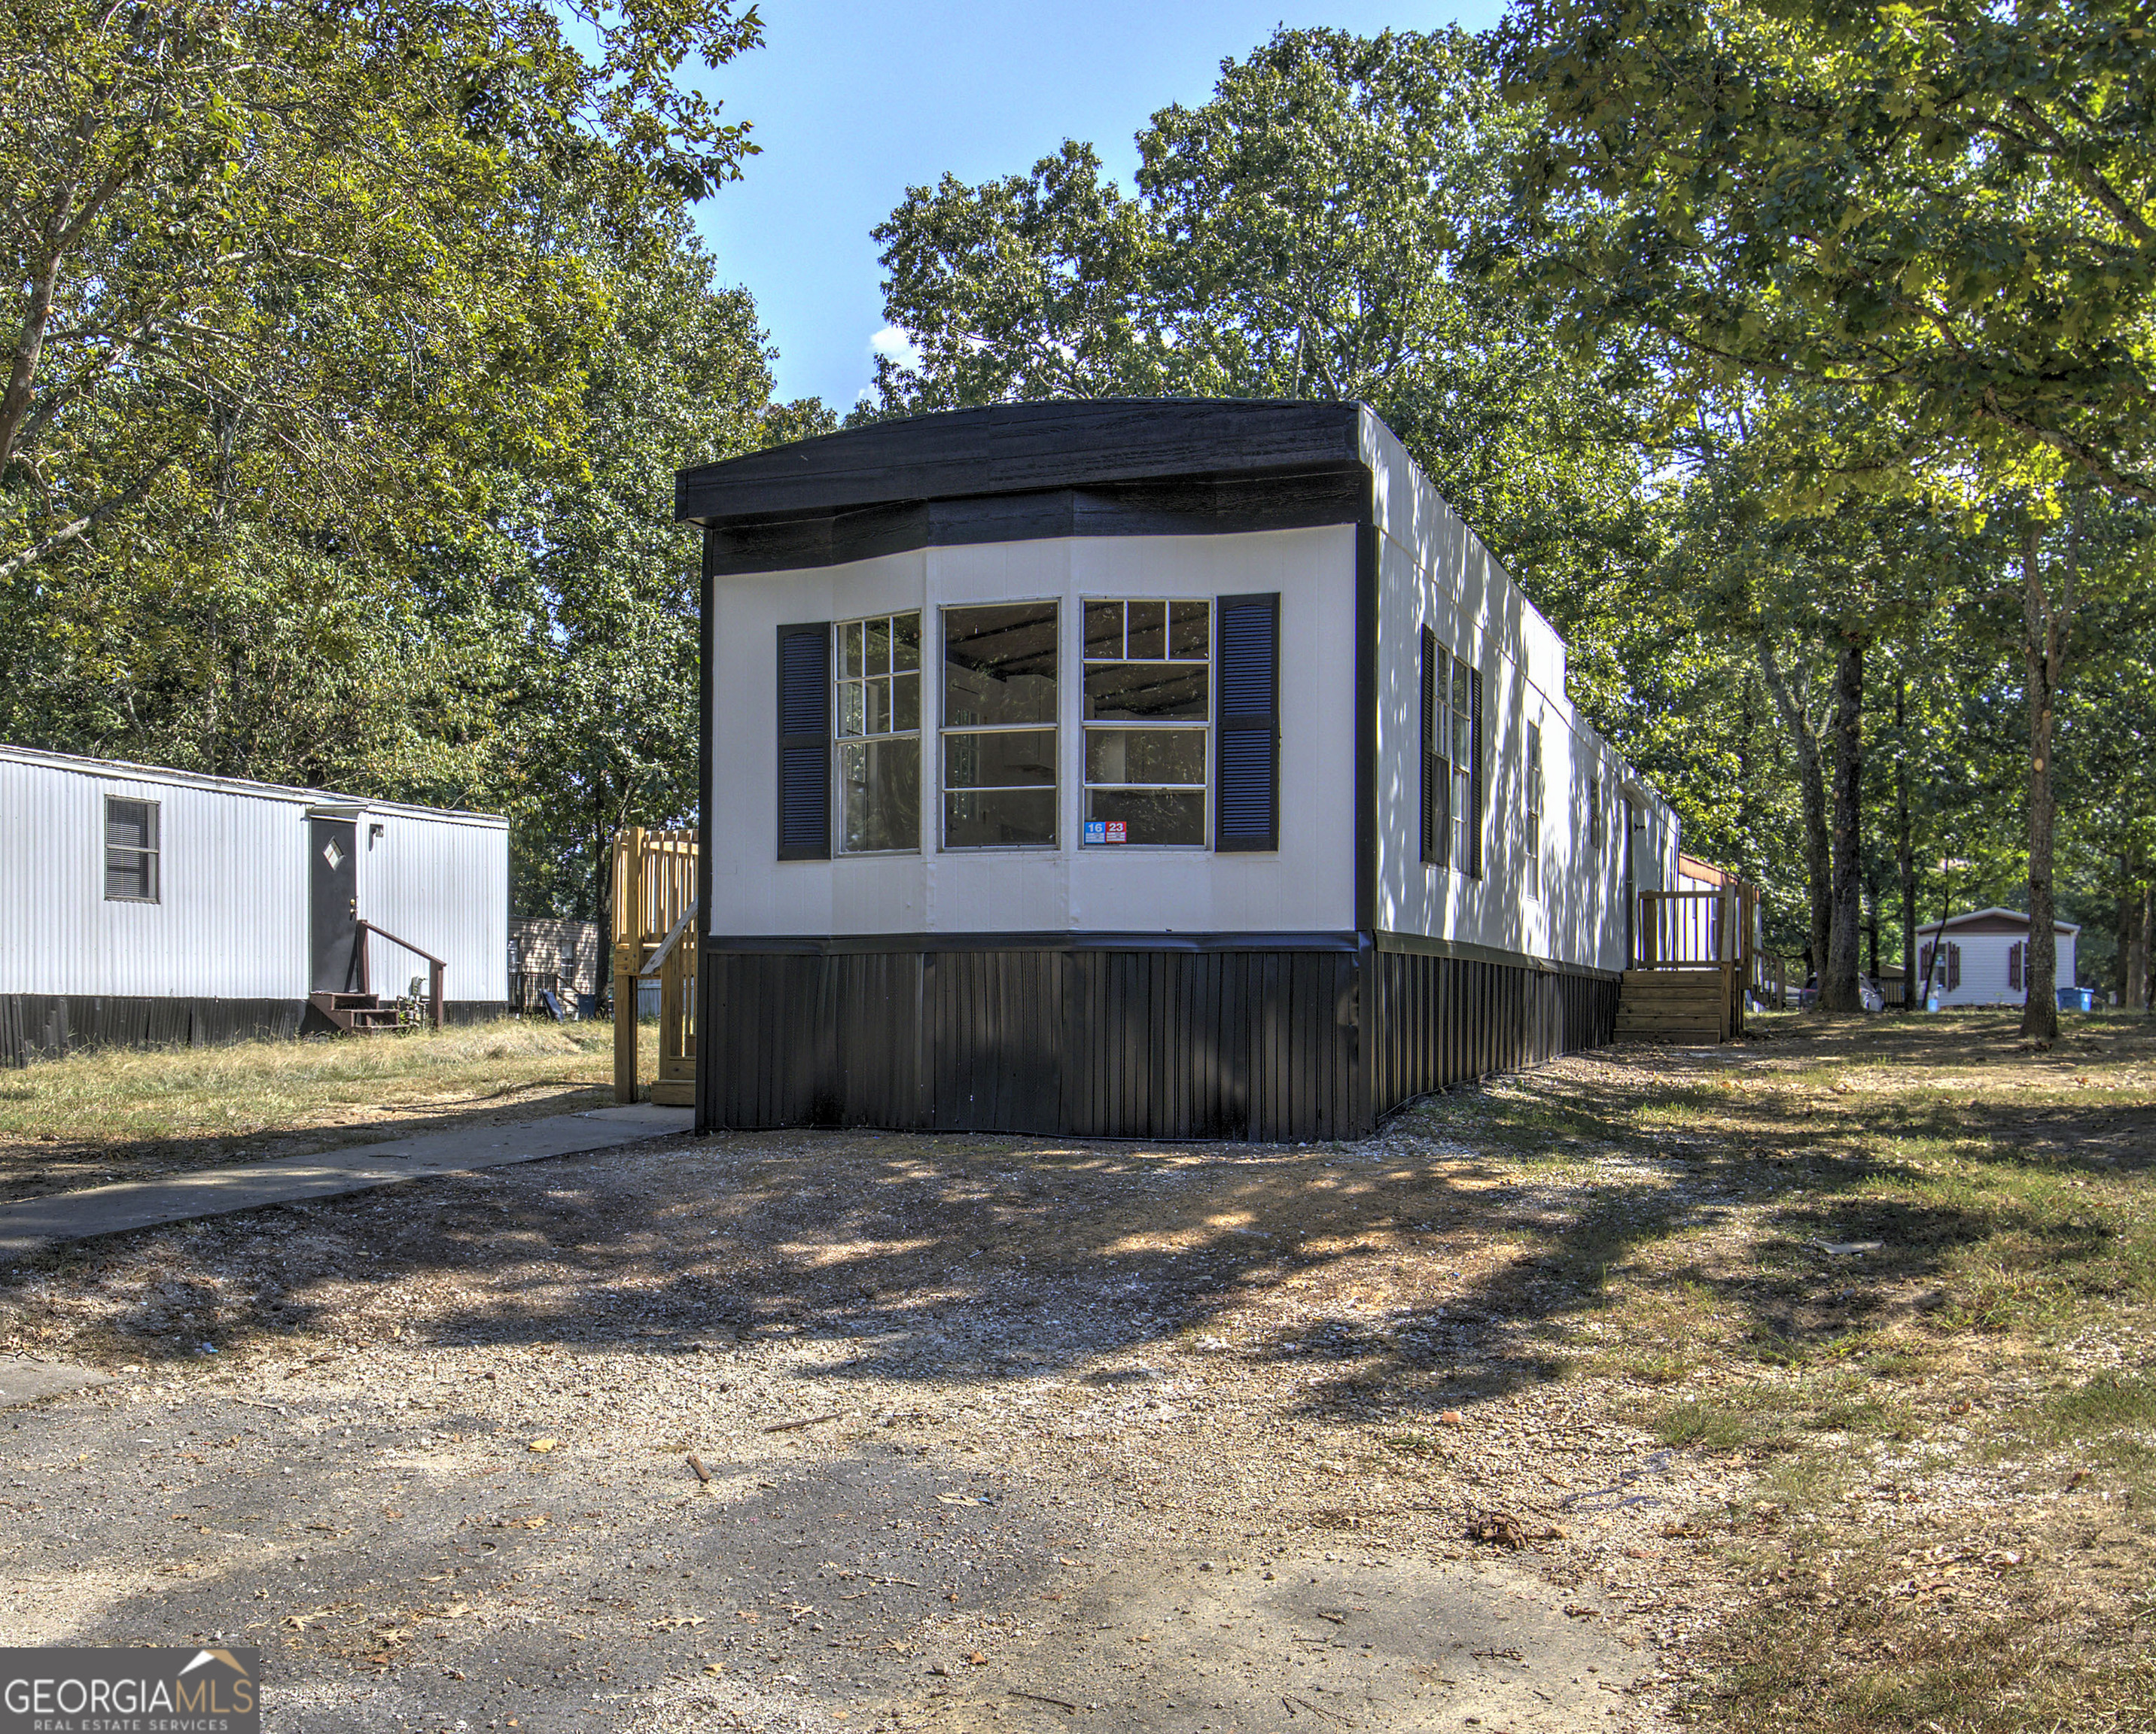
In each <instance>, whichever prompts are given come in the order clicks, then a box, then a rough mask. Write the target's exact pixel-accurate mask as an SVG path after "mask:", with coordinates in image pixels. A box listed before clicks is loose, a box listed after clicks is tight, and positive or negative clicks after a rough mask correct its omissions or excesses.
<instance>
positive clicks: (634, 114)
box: [0, 0, 758, 582]
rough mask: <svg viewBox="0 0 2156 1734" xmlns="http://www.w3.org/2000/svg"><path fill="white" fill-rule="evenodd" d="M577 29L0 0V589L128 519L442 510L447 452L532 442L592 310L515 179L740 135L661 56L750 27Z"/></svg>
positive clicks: (672, 61) (482, 14)
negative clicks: (268, 511) (219, 511)
mask: <svg viewBox="0 0 2156 1734" xmlns="http://www.w3.org/2000/svg"><path fill="white" fill-rule="evenodd" d="M586 22H587V23H588V25H589V26H590V27H591V28H592V29H593V32H594V33H595V34H596V38H597V44H598V54H597V55H596V57H594V58H587V57H586V56H585V55H584V54H582V53H580V52H579V51H578V50H577V49H575V48H574V47H572V45H571V44H570V43H569V41H568V39H567V36H566V35H565V33H564V31H563V28H562V23H563V21H562V18H561V16H560V15H559V14H557V13H556V12H554V11H552V10H551V9H549V8H546V7H544V6H542V5H538V4H533V3H528V0H493V3H481V4H479V5H455V6H451V5H447V4H432V3H429V0H404V3H393V4H390V5H387V6H380V7H365V8H362V7H359V6H357V5H354V4H350V3H343V4H332V5H329V6H314V5H306V4H301V3H299V0H178V3H172V4H163V3H150V0H59V3H57V4H48V3H45V0H10V3H8V4H5V5H4V6H0V87H4V88H5V89H6V90H8V93H9V95H8V99H7V102H6V106H5V110H4V128H5V130H4V131H0V163H4V165H5V167H6V171H7V172H6V173H5V175H4V176H0V184H5V185H6V186H7V187H8V188H9V193H8V197H7V198H6V199H5V200H4V201H0V247H4V249H6V253H5V258H6V268H7V269H8V274H9V275H10V277H11V278H12V279H13V281H14V283H15V284H17V285H19V287H18V290H17V292H16V294H15V295H14V296H13V301H14V305H13V309H12V316H9V317H8V318H7V319H6V326H7V327H10V328H11V329H7V331H6V335H7V337H8V339H9V340H10V341H9V343H8V347H9V349H10V351H11V354H10V357H9V362H8V376H7V380H6V384H5V387H4V388H0V582H4V581H6V580H8V579H10V578H13V577H16V576H17V575H18V574H20V573H21V572H23V571H25V570H26V569H27V568H28V567H33V566H35V565H37V564H39V563H41V562H46V561H49V559H50V558H51V557H53V556H54V555H55V554H57V553H59V552H61V551H64V550H66V549H68V548H69V547H71V546H74V545H75V544H76V543H77V542H79V541H80V540H81V539H83V538H84V537H86V536H90V535H92V534H93V533H95V532H96V531H100V529H105V528H108V527H110V526H113V524H114V523H115V521H116V520H118V519H120V518H121V517H123V516H133V517H135V518H136V519H137V520H140V519H141V516H142V513H143V511H144V510H145V509H146V508H159V509H162V510H163V511H164V512H166V513H167V514H170V515H172V516H190V515H193V514H196V513H198V512H200V511H202V510H204V509H205V507H206V506H209V505H223V507H224V508H225V509H227V510H233V509H235V508H236V507H237V505H238V503H239V501H241V500H246V501H248V502H249V504H250V505H254V502H262V503H263V505H261V506H258V507H255V509H257V510H261V509H264V508H275V507H279V506H284V507H289V508H290V509H291V510H295V511H300V512H302V513H304V515H305V516H307V517H309V518H310V519H311V521H315V522H316V523H321V522H322V521H324V520H328V521H331V522H335V521H337V520H338V519H340V518H359V519H362V520H370V521H371V520H373V519H376V518H378V517H379V516H380V514H381V512H382V508H383V507H384V505H387V504H388V503H389V502H392V501H396V502H398V503H399V504H400V505H404V506H405V507H406V508H407V509H409V510H415V511H420V512H424V513H426V514H429V515H430V516H439V515H440V514H442V513H444V511H447V510H454V509H457V508H459V507H460V506H467V505H469V502H468V500H466V499H465V488H464V486H463V483H462V478H463V476H464V475H465V474H467V473H468V470H469V459H470V454H471V453H472V452H473V451H474V450H475V449H478V450H481V451H500V452H503V453H506V454H514V455H515V456H516V458H517V459H519V460H521V461H524V462H527V463H537V462H542V461H544V460H545V459H546V458H547V456H549V455H550V454H552V453H554V452H557V451H558V450H559V449H560V448H561V446H562V443H563V441H564V439H565V437H566V435H567V423H568V420H569V418H571V417H572V414H573V406H574V404H575V402H576V397H577V378H576V368H575V367H574V364H573V357H574V355H575V353H576V351H577V348H578V346H580V345H581V343H583V341H588V337H589V336H590V334H591V332H592V331H593V328H594V325H595V321H597V319H598V316H600V315H601V314H602V313H603V308H602V307H601V306H600V305H598V300H597V296H598V292H599V285H598V284H596V283H595V282H594V281H593V279H592V278H591V277H590V276H589V275H588V274H586V273H584V272H583V271H582V270H580V269H578V267H577V263H576V261H575V260H574V259H567V258H563V257H561V256H559V255H558V254H550V253H548V251H547V249H546V247H545V245H544V244H543V232H544V228H545V222H544V213H543V210H542V208H540V207H539V205H538V203H537V202H536V200H535V199H534V198H533V194H534V192H535V191H536V187H537V186H538V185H543V184H544V182H545V179H546V177H547V173H548V172H549V171H553V172H559V171H560V170H562V168H564V167H567V165H569V164H571V163H573V164H575V165H576V167H577V172H578V173H579V174H580V175H582V176H583V177H585V178H586V179H593V178H603V179H604V180H605V182H607V185H606V186H605V187H604V188H603V197H605V198H608V199H609V200H612V201H613V202H616V203H621V204H634V203H635V202H636V201H637V200H639V198H647V197H649V196H650V194H651V193H652V192H654V190H657V189H665V190H669V191H670V192H674V193H676V194H680V193H682V192H690V191H696V190H698V189H704V190H707V189H708V187H710V186H711V184H713V183H715V182H716V181H717V180H719V179H721V178H723V177H726V175H728V174H730V173H731V172H733V170H734V168H735V166H736V165H737V162H738V161H739V160H740V157H741V156H742V152H743V151H745V150H746V149H747V140H746V137H745V136H744V135H743V134H742V131H741V130H740V129H739V128H738V127H734V126H725V125H721V123H720V122H719V121H718V119H717V117H716V114H715V113H714V112H713V111H712V110H711V109H710V108H709V107H708V105H706V104H704V103H703V102H702V101H701V100H700V99H697V98H696V97H695V96H693V95H683V94H682V93H681V92H680V91H678V90H676V89H675V86H674V85H673V82H672V79H671V74H672V72H673V70H674V69H675V67H676V66H677V65H678V64H680V61H681V60H682V59H684V58H685V56H687V55H689V54H692V53H694V54H699V55H701V57H702V58H703V59H706V60H707V61H709V62H711V63H712V64H716V62H717V61H719V60H722V59H726V57H728V56H729V55H731V54H733V53H736V52H738V51H739V50H740V49H742V48H744V47H747V46H748V45H749V44H752V43H753V42H754V41H755V40H756V37H757V28H758V27H757V22H756V18H755V14H754V13H753V12H752V11H751V12H750V13H747V14H745V15H743V16H742V17H741V18H735V17H734V16H732V14H731V11H730V9H729V0H631V3H629V4H628V5H627V6H625V7H624V8H619V10H618V11H614V12H610V13H607V14H605V15H603V16H602V15H600V14H597V13H593V14H592V15H591V16H590V17H589V18H588V19H587V20H586ZM535 167H536V170H537V172H536V175H535V173H534V172H533V171H534V168H535ZM565 363H567V365H565ZM265 490H271V491H269V492H268V493H267V494H266V495H265ZM357 500H364V501H365V506H364V508H363V509H362V510H357V511H355V510H350V508H352V505H353V503H354V502H355V501H357ZM302 502H304V503H302ZM341 509H343V510H341ZM343 527H348V526H343Z"/></svg>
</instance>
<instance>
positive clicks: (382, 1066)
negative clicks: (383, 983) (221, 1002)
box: [0, 1018, 656, 1199]
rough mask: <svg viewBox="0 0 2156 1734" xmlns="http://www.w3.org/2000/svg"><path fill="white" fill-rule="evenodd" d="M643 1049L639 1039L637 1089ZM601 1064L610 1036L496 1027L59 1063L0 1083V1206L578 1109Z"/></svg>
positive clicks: (576, 1028) (607, 1077)
mask: <svg viewBox="0 0 2156 1734" xmlns="http://www.w3.org/2000/svg"><path fill="white" fill-rule="evenodd" d="M655 1042H656V1037H655V1034H654V1029H652V1028H647V1029H644V1032H643V1047H644V1067H645V1075H647V1076H648V1075H649V1069H650V1068H651V1067H652V1066H653V1065H655V1060H656V1049H655V1045H654V1044H655ZM612 1078H613V1024H611V1023H569V1024H561V1025H557V1024H554V1023H546V1022H542V1021H540V1020H537V1019H528V1018H505V1019H502V1020H500V1021H499V1022H496V1023H481V1024H474V1025H470V1026H467V1027H465V1028H462V1029H447V1030H444V1031H441V1032H440V1033H439V1034H437V1033H436V1032H434V1031H433V1030H429V1029H416V1030H406V1031H401V1032H399V1033H398V1034H393V1035H380V1036H368V1037H366V1038H352V1037H309V1038H306V1039H302V1040H298V1041H276V1042H239V1043H235V1044H232V1045H231V1046H228V1047H218V1048H166V1049H102V1050H97V1051H93V1052H89V1053H82V1054H70V1055H69V1056H68V1057H67V1058H66V1059H58V1060H52V1061H47V1062H41V1063H38V1064H35V1065H30V1066H28V1067H26V1068H24V1069H23V1070H19V1071H0V1199H7V1198H27V1197H32V1196H35V1195H36V1194H38V1193H46V1192H53V1191H60V1190H67V1189H70V1188H76V1187H81V1186H87V1185H95V1184H100V1183H106V1182H110V1181H113V1180H123V1179H132V1178H136V1177H141V1176H144V1175H147V1174H150V1173H155V1172H171V1171H172V1170H175V1169H180V1168H190V1167H205V1166H209V1165H212V1164H214V1163H218V1162H239V1161H245V1160H250V1159H254V1158H259V1157H284V1156H293V1155H300V1154H303V1153H305V1152H309V1151H314V1150H321V1149H325V1148H329V1147H334V1146H336V1145H337V1144H340V1143H349V1142H352V1141H359V1140H363V1139H369V1138H379V1137H382V1136H393V1135H395V1134H396V1133H397V1132H398V1131H404V1130H413V1131H417V1130H423V1129H426V1128H428V1127H430V1126H439V1125H442V1124H445V1123H447V1122H449V1121H451V1120H453V1119H454V1118H456V1117H459V1116H476V1117H481V1118H500V1117H503V1116H517V1117H522V1116H527V1115H531V1114H537V1113H553V1112H562V1111H567V1110H569V1109H571V1108H575V1107H583V1106H589V1105H590V1104H591V1103H592V1102H593V1101H594V1100H598V1099H599V1098H598V1096H597V1095H595V1094H594V1092H595V1091H598V1090H605V1091H607V1092H608V1094H607V1096H606V1099H607V1100H611V1099H612V1097H611V1080H612Z"/></svg>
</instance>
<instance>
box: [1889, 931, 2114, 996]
mask: <svg viewBox="0 0 2156 1734" xmlns="http://www.w3.org/2000/svg"><path fill="white" fill-rule="evenodd" d="M1996 919H1997V918H1996V917H1995V916H1992V917H1989V920H1987V918H1986V917H1985V916H1979V917H1978V921H1979V922H1984V926H1975V929H1974V931H1970V929H1969V927H1957V926H1953V925H1952V924H1951V923H1949V924H1948V927H1947V943H1948V944H1949V945H1953V946H1958V947H1960V948H1961V979H1960V982H1958V985H1956V986H1955V987H1953V988H1947V987H1945V986H1944V983H1945V981H1946V963H1945V962H1944V960H1941V961H1940V962H1938V964H1937V965H1936V966H1935V967H1934V970H1933V977H1932V982H1931V986H1932V988H1933V992H1935V993H1938V998H1939V1003H1940V1004H1941V1005H1943V1006H1976V1005H2022V1004H2025V1003H2027V1000H2028V998H2029V995H2028V991H2027V988H2026V986H2025V982H2026V981H2027V977H2026V975H2024V977H2022V980H2021V982H2015V980H2014V979H2013V972H2012V970H2011V968H2010V965H2009V962H2008V954H2009V953H2010V952H2011V951H2012V950H2013V948H2014V947H2015V946H2017V945H2024V944H2026V943H2027V941H2028V938H2029V928H2028V925H2027V923H2026V922H2025V921H2024V922H2023V924H2022V925H2021V927H2020V931H2015V932H1998V931H1986V927H1987V926H1990V925H1991V924H1992V923H1993V922H1995V921H1996ZM1937 936H1938V926H1936V925H1933V926H1930V927H1919V928H1918V929H1917V967H1918V969H1919V970H1920V971H1921V969H1922V958H1923V953H1924V947H1926V946H1928V945H1929V944H1931V943H1932V941H1933V939H1934V938H1936V937H1937ZM2078 938H2079V931H2078V930H2076V931H2071V932H2064V933H2060V934H2058V935H2057V936H2056V941H2055V943H2056V947H2057V957H2058V985H2059V986H2060V987H2061V988H2071V986H2073V984H2074V970H2075V967H2076V960H2075V946H2076V941H2077V939H2078ZM1917 991H1918V993H1922V991H1923V984H1922V981H1921V978H1920V980H1919V984H1918V988H1917Z"/></svg>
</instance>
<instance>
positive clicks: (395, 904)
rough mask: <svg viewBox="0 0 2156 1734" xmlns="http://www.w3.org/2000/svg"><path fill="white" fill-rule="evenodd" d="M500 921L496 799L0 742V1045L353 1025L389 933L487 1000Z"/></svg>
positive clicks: (380, 986)
mask: <svg viewBox="0 0 2156 1734" xmlns="http://www.w3.org/2000/svg"><path fill="white" fill-rule="evenodd" d="M508 933H509V829H508V821H507V820H506V819H503V818H495V817H492V816H490V815H489V814H485V813H463V812H450V811H444V810H442V809H439V808H429V807H416V806H409V805H407V804H404V803H399V802H393V801H374V800H369V799H367V798H363V797H360V796H354V795H344V794H339V793H335V792H333V791H331V790H327V789H314V788H295V787H286V786H284V785H281V784H276V783H267V782H246V781H243V780H241V779H239V778H237V777H205V776H198V775H196V774H194V773H193V772H185V771H172V770H165V769H161V768H159V767H156V766H151V765H136V764H128V763H124V762H118V761H115V760H107V759H93V758H80V757H74V756H72V755H69V754H65V753H54V752H37V751H34V750H33V749H30V748H28V747H21V746H0V1064H7V1065H20V1064H22V1063H23V1060H24V1059H27V1058H30V1057H33V1056H54V1055H57V1054H63V1053H65V1052H66V1051H67V1050H68V1049H70V1048H73V1047H77V1046H82V1045H110V1044H121V1045H126V1044H163V1043H195V1042H210V1041H222V1040H231V1039H239V1038H243V1037H246V1036H251V1035H292V1034H297V1033H298V1032H299V1031H300V1029H302V1027H303V1026H305V1025H308V1024H310V1023H311V1024H314V1025H316V1026H318V1027H323V1028H330V1027H339V1026H340V1025H342V1026H343V1027H349V1026H350V1023H351V1022H352V1008H353V1007H355V1006H358V1005H362V1004H363V1003H364V1002H366V1001H367V1000H368V999H376V1000H379V999H383V998H394V997H396V996H398V995H400V994H402V993H403V992H404V991H405V989H406V988H407V987H408V984H409V983H410V982H411V981H412V980H413V977H418V978H419V979H420V980H421V981H422V982H428V983H429V987H431V982H430V981H429V978H430V977H431V975H432V969H431V967H430V966H429V963H428V962H427V961H426V960H425V959H424V958H423V957H418V956H415V955H414V954H413V952H410V951H408V950H407V949H406V948H405V947H404V946H403V945H400V944H398V943H397V942H396V941H399V940H401V941H407V942H408V943H409V945H411V946H413V947H418V948H420V949H421V950H422V951H423V952H426V953H428V954H429V955H430V956H432V957H439V959H441V960H442V965H443V970H442V977H443V979H442V987H443V993H444V1001H445V1005H444V1010H445V1013H446V1014H447V1016H449V1018H459V1019H464V1018H474V1017H479V1016H485V1015H491V1014H495V1013H500V1012H503V1011H505V1010H506V1008H507V1000H508V990H509V983H508V973H509V972H508V964H507V947H508ZM390 936H395V937H394V939H393V938H392V937H390ZM325 1003H327V1004H328V1006H329V1007H330V1008H331V1009H332V1010H334V1011H336V1012H338V1013H341V1016H331V1015H330V1014H329V1013H328V1012H326V1011H325V1010H324V1006H325ZM361 1021H362V1022H364V1021H365V1020H363V1019H362V1020H361Z"/></svg>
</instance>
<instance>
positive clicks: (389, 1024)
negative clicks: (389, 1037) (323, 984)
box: [307, 993, 403, 1035]
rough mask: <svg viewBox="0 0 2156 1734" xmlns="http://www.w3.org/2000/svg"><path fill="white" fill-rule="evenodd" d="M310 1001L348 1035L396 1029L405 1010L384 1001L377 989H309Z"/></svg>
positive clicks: (308, 997)
mask: <svg viewBox="0 0 2156 1734" xmlns="http://www.w3.org/2000/svg"><path fill="white" fill-rule="evenodd" d="M307 1003H308V1004H310V1005H311V1006H312V1007H314V1008H315V1009H316V1011H318V1012H320V1013H321V1014H322V1015H323V1016H324V1017H325V1018H328V1019H329V1021H330V1022H331V1023H333V1024H335V1025H336V1027H337V1028H338V1029H340V1030H341V1031H343V1032H344V1034H346V1035H373V1034H380V1033H381V1032H382V1031H383V1030H388V1029H397V1028H398V1026H399V1023H400V1022H401V1020H402V1015H403V1014H402V1013H399V1012H398V1008H396V1007H395V1006H393V1005H384V1004H382V996H381V995H380V994H378V993H310V994H309V995H308V996H307Z"/></svg>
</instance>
